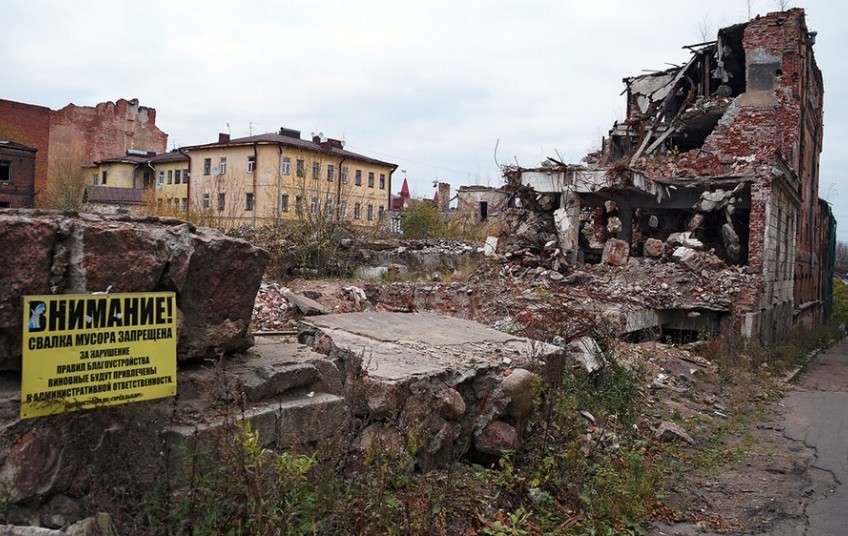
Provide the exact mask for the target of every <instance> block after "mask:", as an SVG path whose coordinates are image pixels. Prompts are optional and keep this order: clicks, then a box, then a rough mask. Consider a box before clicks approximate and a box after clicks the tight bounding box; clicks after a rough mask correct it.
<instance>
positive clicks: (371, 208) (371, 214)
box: [368, 204, 374, 221]
mask: <svg viewBox="0 0 848 536" xmlns="http://www.w3.org/2000/svg"><path fill="white" fill-rule="evenodd" d="M368 221H374V205H371V204H369V205H368Z"/></svg>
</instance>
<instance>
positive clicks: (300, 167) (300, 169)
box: [297, 158, 306, 177]
mask: <svg viewBox="0 0 848 536" xmlns="http://www.w3.org/2000/svg"><path fill="white" fill-rule="evenodd" d="M305 166H306V163H305V162H304V161H303V160H301V159H299V158H298V160H297V176H298V177H305V176H306V168H305Z"/></svg>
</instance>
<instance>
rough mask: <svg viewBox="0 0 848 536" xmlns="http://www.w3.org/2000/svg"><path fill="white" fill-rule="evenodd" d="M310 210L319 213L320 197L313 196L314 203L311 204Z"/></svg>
mask: <svg viewBox="0 0 848 536" xmlns="http://www.w3.org/2000/svg"><path fill="white" fill-rule="evenodd" d="M309 212H311V213H312V214H318V197H317V196H315V197H313V198H312V204H310V205H309Z"/></svg>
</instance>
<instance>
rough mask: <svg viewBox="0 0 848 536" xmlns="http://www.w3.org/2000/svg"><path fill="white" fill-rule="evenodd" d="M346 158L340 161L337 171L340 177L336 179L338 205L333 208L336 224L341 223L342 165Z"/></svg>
mask: <svg viewBox="0 0 848 536" xmlns="http://www.w3.org/2000/svg"><path fill="white" fill-rule="evenodd" d="M344 161H345V158H344V157H342V158H341V160H339V168H338V170H337V173H338V177H336V204H335V205H334V206H333V210H334V211H335V213H336V222H339V221H341V206H342V165H343V164H344Z"/></svg>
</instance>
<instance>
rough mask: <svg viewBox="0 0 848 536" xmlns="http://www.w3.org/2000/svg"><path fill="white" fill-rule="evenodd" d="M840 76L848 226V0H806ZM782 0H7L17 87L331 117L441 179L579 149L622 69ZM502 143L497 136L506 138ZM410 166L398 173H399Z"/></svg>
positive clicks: (603, 122) (661, 64) (184, 133)
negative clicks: (847, 0) (846, 1)
mask: <svg viewBox="0 0 848 536" xmlns="http://www.w3.org/2000/svg"><path fill="white" fill-rule="evenodd" d="M784 3H785V4H788V5H789V6H792V7H804V8H805V9H806V11H807V24H808V26H809V28H810V29H811V30H815V31H818V32H819V33H818V39H817V43H816V45H815V53H816V58H817V61H818V63H819V66H820V68H821V69H822V71H823V73H824V80H825V142H824V152H823V154H822V159H821V166H822V169H821V196H822V197H824V198H826V199H828V200H829V201H830V202H831V203H833V205H834V211H835V212H836V214H837V216H838V217H839V218H840V219H841V220H842V221H843V222H845V223H843V224H842V225H841V226H840V229H839V235H840V239H842V240H848V176H846V174H845V173H843V172H842V171H841V170H843V169H846V168H848V151H843V150H842V148H841V141H842V140H843V139H848V106H845V105H844V104H843V102H842V101H843V97H846V96H848V95H846V89H845V88H846V77H848V74H846V73H848V59H846V56H847V55H848V54H846V51H848V46H846V45H848V32H846V31H845V22H844V21H845V17H844V11H845V9H844V7H843V4H842V3H841V2H836V1H833V0H810V1H808V2H806V3H801V2H791V1H790V2H784ZM749 4H750V11H751V14H752V15H756V14H758V13H760V14H765V13H767V12H770V11H775V10H777V9H778V8H779V2H777V1H775V0H753V1H752V2H746V1H745V0H712V1H710V2H682V1H679V0H674V1H672V0H638V1H636V0H593V1H579V2H578V1H565V0H551V1H543V0H523V1H518V0H515V1H502V0H486V1H465V2H461V1H457V0H452V1H443V0H428V1H421V0H419V1H415V2H410V1H404V0H393V1H379V2H378V1H365V0H363V1H353V0H321V1H313V2H305V1H288V0H268V1H252V0H244V1H241V2H233V1H232V0H227V1H219V0H202V1H187V0H175V1H171V2H161V1H158V0H150V1H142V2H139V1H136V2H127V1H120V0H111V1H102V2H95V1H88V0H76V1H73V2H68V1H67V0H63V1H61V2H58V1H53V0H39V1H32V0H25V1H18V0H0V10H2V14H3V20H4V25H3V31H2V32H0V47H2V50H3V51H4V53H3V65H4V74H3V77H2V81H0V98H5V99H10V100H15V101H22V102H28V103H32V104H40V105H43V106H48V107H50V108H53V109H58V108H61V107H62V106H65V105H66V104H68V103H70V102H73V103H74V104H78V105H94V104H96V103H98V102H102V101H109V100H111V101H114V100H117V99H118V98H122V97H123V98H127V99H129V98H133V97H136V98H138V99H139V100H140V103H141V104H142V105H144V106H150V107H153V108H156V110H157V125H158V126H159V127H160V128H161V129H162V130H164V131H165V132H167V133H168V134H169V136H170V138H169V143H168V145H169V149H170V148H172V147H173V146H181V145H192V144H198V143H207V142H211V141H215V140H216V139H217V133H218V132H227V131H229V132H230V133H231V135H232V136H233V137H240V136H247V135H249V134H251V133H253V134H257V133H261V132H269V131H276V130H278V129H279V127H281V126H286V127H288V128H294V129H297V130H301V131H302V132H303V134H304V136H308V135H309V134H310V133H312V132H323V133H324V134H325V135H326V136H328V137H332V138H342V139H344V140H345V141H346V142H347V146H346V148H348V149H350V150H352V151H355V152H359V153H363V154H366V155H369V156H373V157H376V158H380V159H383V160H387V161H389V162H394V163H396V164H398V167H399V169H401V170H406V175H407V176H408V178H409V180H410V186H411V187H412V190H413V195H415V196H419V197H431V196H432V195H433V192H434V188H433V181H435V180H439V181H446V182H449V183H451V185H452V186H453V188H454V189H455V188H456V187H458V186H460V185H464V184H483V185H491V186H497V185H499V184H500V183H501V178H500V174H499V169H498V167H497V164H496V160H497V162H502V163H503V162H510V163H515V162H516V161H517V162H518V163H519V164H521V165H525V166H530V165H535V164H537V163H538V162H540V161H541V160H543V159H544V158H546V157H547V156H556V155H557V154H559V155H560V156H561V157H562V158H563V159H564V160H566V161H568V162H574V163H576V162H579V161H580V159H581V158H582V157H583V156H584V155H585V154H586V152H587V151H589V150H590V149H593V148H596V147H597V146H598V145H599V143H600V138H601V136H602V135H604V134H606V132H607V131H608V130H609V128H610V126H611V125H612V123H613V121H615V120H616V119H620V118H621V117H622V116H623V113H624V100H623V97H622V96H621V95H620V93H621V91H622V90H623V89H624V85H623V84H622V82H621V79H622V78H624V77H626V76H632V75H637V74H640V73H642V72H643V71H644V70H651V69H654V70H657V69H659V70H661V69H666V68H668V67H669V64H681V63H683V62H685V61H686V60H687V59H688V52H687V51H686V50H683V49H682V48H681V47H682V46H683V45H686V44H694V43H698V42H701V41H704V40H705V39H704V38H703V36H705V35H706V36H707V39H713V38H714V36H715V30H717V29H718V28H720V27H722V26H727V25H730V24H735V23H737V22H742V21H745V20H747V18H748V11H749ZM496 149H497V150H496ZM403 175H404V174H403V172H400V171H399V172H397V174H396V175H395V177H396V179H395V181H394V189H395V190H397V189H398V188H399V187H400V183H401V180H399V178H402V177H403Z"/></svg>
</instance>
